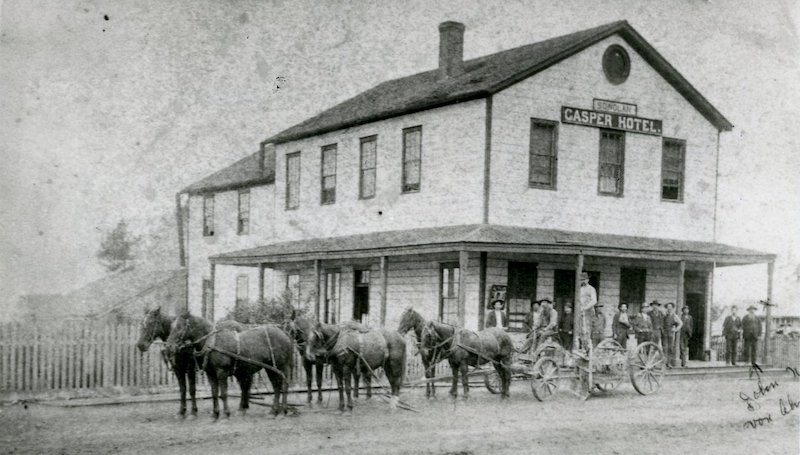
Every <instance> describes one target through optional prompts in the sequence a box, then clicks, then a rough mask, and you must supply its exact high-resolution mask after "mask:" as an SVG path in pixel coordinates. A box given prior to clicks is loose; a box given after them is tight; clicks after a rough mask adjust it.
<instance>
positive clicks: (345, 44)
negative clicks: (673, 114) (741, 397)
mask: <svg viewBox="0 0 800 455" xmlns="http://www.w3.org/2000/svg"><path fill="white" fill-rule="evenodd" d="M798 4H800V2H791V1H788V0H787V1H770V2H764V1H722V0H714V1H701V0H685V1H669V2H667V1H665V2H645V1H642V2H639V1H632V0H624V1H623V0H619V1H604V2H602V7H599V5H600V4H599V3H598V2H594V1H586V2H582V1H570V0H565V1H559V2H553V1H516V2H513V1H487V0H481V1H459V2H430V1H409V2H397V1H370V2H356V1H350V2H346V1H328V2H319V1H291V2H288V1H287V2H283V1H274V2H269V1H244V0H241V1H240V0H228V1H223V0H192V1H188V0H187V1H178V0H166V1H154V0H153V1H146V0H142V1H135V2H132V1H99V0H85V1H77V0H51V1H43V0H0V61H2V62H3V63H2V65H0V157H1V158H2V160H1V161H0V191H2V194H3V197H2V200H0V213H2V215H0V292H1V293H2V297H0V313H3V312H7V310H8V308H9V305H11V304H12V303H13V302H14V301H15V300H16V296H18V295H20V294H24V293H60V292H65V291H69V290H71V289H75V288H77V287H79V286H81V285H83V284H86V283H88V282H90V281H92V280H94V279H97V278H98V277H100V276H101V275H102V274H103V269H102V268H101V267H100V266H99V265H98V264H97V261H96V259H95V252H96V251H97V247H98V245H99V241H100V236H101V234H102V232H104V231H106V230H108V229H110V228H111V227H113V226H114V225H115V224H116V222H117V221H118V220H119V219H121V218H125V219H127V220H128V221H129V224H130V225H131V226H132V228H133V229H134V230H137V231H138V232H140V233H146V232H148V231H150V230H153V229H157V228H159V227H160V228H163V227H164V220H165V219H166V220H168V219H169V215H171V214H172V213H173V211H174V196H175V193H176V192H177V191H179V190H180V189H181V188H183V187H185V186H187V185H189V184H190V183H193V182H194V181H197V180H199V179H200V178H202V177H204V176H206V175H208V174H210V173H212V172H214V171H215V170H218V169H220V168H222V167H225V166H227V165H229V164H231V163H233V162H235V161H236V160H238V159H239V158H241V157H243V156H246V155H249V154H251V153H253V152H255V151H256V150H257V149H258V144H259V142H260V141H261V140H263V139H265V138H267V137H269V136H271V135H273V134H275V133H277V132H279V131H281V130H283V129H285V128H287V127H289V126H292V125H294V124H295V123H297V122H300V121H302V120H304V119H306V118H307V117H310V116H311V115H314V114H316V113H318V112H320V111H321V110H323V109H325V108H327V107H330V106H332V105H334V104H336V103H338V102H341V101H343V100H345V99H347V98H349V97H352V96H354V95H356V94H358V93H359V92H361V91H364V90H366V89H368V88H370V87H372V86H374V85H376V84H378V83H380V82H382V81H385V80H387V79H391V78H396V77H400V76H404V75H409V74H413V73H417V72H420V71H424V70H429V69H433V68H435V67H436V66H437V59H438V29H437V26H438V24H439V23H440V22H443V21H445V20H456V21H459V22H463V23H464V24H465V25H466V33H465V45H464V54H465V58H472V57H477V56H481V55H485V54H489V53H493V52H497V51H500V50H504V49H509V48H512V47H516V46H520V45H524V44H529V43H532V42H536V41H539V40H542V39H547V38H550V37H553V36H558V35H562V34H566V33H571V32H574V31H578V30H581V29H585V28H589V27H594V26H597V25H600V24H604V23H608V22H612V21H616V20H620V19H626V20H628V21H629V22H630V23H631V25H633V27H634V28H635V29H636V30H637V31H638V32H639V33H640V34H641V35H643V36H644V38H645V39H647V40H648V41H649V42H650V43H651V44H652V45H653V46H654V47H655V48H656V49H657V50H658V51H659V52H660V53H661V54H662V55H663V56H664V57H665V58H666V59H667V60H668V61H670V62H671V63H672V65H673V66H674V67H675V68H677V69H678V71H680V72H681V73H682V74H683V75H684V76H685V77H686V78H687V79H688V80H689V81H690V82H691V83H692V84H693V85H694V86H695V87H696V88H697V89H698V90H699V91H700V92H701V93H703V95H704V96H705V97H706V98H707V99H709V100H710V101H711V103H712V104H714V105H715V106H716V107H717V108H718V109H719V110H720V111H721V112H722V113H723V114H724V115H725V116H726V117H727V118H728V119H729V120H730V121H731V122H732V123H733V124H734V125H735V127H734V129H733V131H732V132H729V133H723V134H722V136H721V143H720V162H719V173H720V180H719V205H718V228H717V241H719V242H721V243H727V244H731V245H737V246H742V247H747V248H753V249H758V250H762V251H767V252H771V253H775V254H777V255H778V258H777V261H776V278H775V296H774V301H775V302H776V303H777V304H778V305H779V311H780V312H786V311H790V309H791V311H790V312H793V313H797V314H800V179H798V175H800V157H799V156H798V150H800V137H798V135H797V133H796V129H797V124H798V121H797V119H798V118H800V39H799V38H798V27H797V24H798V19H800V8H798ZM166 262H169V261H166ZM162 265H163V266H176V267H177V266H178V258H177V257H174V263H165V264H162ZM766 283H767V279H766V267H765V266H764V265H760V266H752V267H737V268H725V269H720V270H718V272H717V274H716V279H715V289H714V295H715V299H716V300H718V301H721V302H723V303H724V302H725V301H730V300H732V299H758V298H765V297H766Z"/></svg>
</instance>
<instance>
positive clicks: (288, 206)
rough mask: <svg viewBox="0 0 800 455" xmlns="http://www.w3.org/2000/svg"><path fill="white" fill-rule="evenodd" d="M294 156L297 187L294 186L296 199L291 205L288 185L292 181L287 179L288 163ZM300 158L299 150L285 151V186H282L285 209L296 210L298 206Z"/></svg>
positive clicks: (289, 185)
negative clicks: (295, 159)
mask: <svg viewBox="0 0 800 455" xmlns="http://www.w3.org/2000/svg"><path fill="white" fill-rule="evenodd" d="M294 158H297V182H296V184H297V188H296V193H297V201H296V203H295V205H292V201H291V199H290V197H291V194H290V191H289V190H290V187H291V183H292V182H291V180H289V163H290V162H291V161H292V160H293V159H294ZM300 160H301V157H300V151H299V150H298V151H296V152H292V153H287V154H286V185H285V188H284V192H285V195H284V196H285V203H286V205H285V208H286V210H296V209H297V208H299V207H300V182H301V172H300V171H301V169H302V168H301V164H302V161H300Z"/></svg>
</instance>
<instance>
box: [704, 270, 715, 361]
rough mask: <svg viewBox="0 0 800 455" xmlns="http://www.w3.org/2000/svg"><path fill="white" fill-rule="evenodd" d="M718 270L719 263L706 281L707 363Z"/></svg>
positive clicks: (709, 358)
mask: <svg viewBox="0 0 800 455" xmlns="http://www.w3.org/2000/svg"><path fill="white" fill-rule="evenodd" d="M716 268H717V262H716V261H714V263H713V264H712V265H711V271H710V272H708V280H706V282H707V284H706V286H707V287H708V292H706V306H705V316H704V318H703V326H704V327H703V352H704V353H705V356H706V362H708V361H710V360H711V305H713V304H714V270H716Z"/></svg>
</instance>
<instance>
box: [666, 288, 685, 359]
mask: <svg viewBox="0 0 800 455" xmlns="http://www.w3.org/2000/svg"><path fill="white" fill-rule="evenodd" d="M666 307H667V314H665V315H664V329H663V333H664V339H663V342H664V348H663V349H664V355H665V356H666V357H667V368H672V367H674V366H675V357H676V356H675V354H676V350H677V348H678V346H677V341H678V339H677V334H678V332H680V330H681V327H683V321H681V318H680V317H678V315H677V314H676V313H675V304H674V303H672V302H669V303H667V305H666Z"/></svg>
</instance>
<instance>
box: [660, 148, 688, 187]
mask: <svg viewBox="0 0 800 455" xmlns="http://www.w3.org/2000/svg"><path fill="white" fill-rule="evenodd" d="M685 163H686V141H682V140H680V139H668V138H664V140H663V145H662V149H661V199H662V200H665V201H677V202H681V201H683V171H684V166H685Z"/></svg>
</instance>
